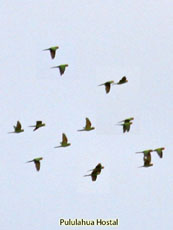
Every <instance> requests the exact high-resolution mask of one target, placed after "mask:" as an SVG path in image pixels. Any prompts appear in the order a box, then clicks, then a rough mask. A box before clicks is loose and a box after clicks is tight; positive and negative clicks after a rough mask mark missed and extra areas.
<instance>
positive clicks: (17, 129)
mask: <svg viewBox="0 0 173 230" xmlns="http://www.w3.org/2000/svg"><path fill="white" fill-rule="evenodd" d="M57 49H59V47H58V46H54V47H50V48H48V49H44V50H43V51H50V55H51V58H52V59H54V58H55V56H56V51H57ZM67 67H68V64H61V65H58V66H53V67H52V68H58V69H59V72H60V75H63V74H64V72H65V70H66V68H67ZM127 82H128V80H127V78H126V76H123V77H122V78H121V79H120V80H119V81H118V82H117V83H115V82H114V81H107V82H105V83H103V84H100V85H99V86H103V85H104V86H105V91H106V93H109V92H110V89H111V86H112V85H122V84H125V83H127ZM133 120H134V118H133V117H130V118H126V119H124V120H122V121H120V122H119V123H118V124H117V125H121V126H122V127H123V133H125V132H129V131H130V127H131V125H132V121H133ZM45 125H46V124H45V123H43V122H42V121H36V124H35V125H31V126H29V127H33V128H34V129H33V131H36V130H37V129H39V128H41V127H44V126H45ZM13 127H14V131H13V132H9V133H21V132H24V129H22V125H21V123H20V121H17V124H16V126H15V125H14V126H13ZM94 129H95V127H93V126H92V123H91V121H90V120H89V118H86V124H85V126H84V127H83V129H80V130H77V131H91V130H94ZM70 145H71V143H69V142H68V138H67V136H66V134H65V133H63V134H62V141H61V142H60V145H59V146H55V148H60V147H68V146H70ZM163 150H165V148H164V147H160V148H156V149H154V150H152V149H148V150H143V151H141V152H136V153H143V154H144V157H143V161H144V165H143V166H140V167H151V166H153V163H151V152H157V154H158V156H159V157H160V158H162V157H163ZM41 160H43V157H38V158H34V159H33V160H30V161H27V162H26V163H30V162H34V164H35V167H36V170H37V171H39V170H40V161H41ZM103 168H104V166H102V164H101V163H99V164H97V166H96V167H95V168H94V169H91V170H89V171H92V172H91V174H88V175H84V176H91V179H92V181H96V179H97V176H98V175H99V174H100V173H101V170H102V169H103Z"/></svg>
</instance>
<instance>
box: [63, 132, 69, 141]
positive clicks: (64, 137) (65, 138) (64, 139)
mask: <svg viewBox="0 0 173 230" xmlns="http://www.w3.org/2000/svg"><path fill="white" fill-rule="evenodd" d="M67 142H68V139H67V137H66V135H65V133H63V134H62V143H64V144H67Z"/></svg>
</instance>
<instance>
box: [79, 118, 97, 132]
mask: <svg viewBox="0 0 173 230" xmlns="http://www.w3.org/2000/svg"><path fill="white" fill-rule="evenodd" d="M93 129H95V127H92V124H91V121H90V120H89V118H87V117H86V125H85V127H84V128H83V129H80V130H78V131H90V130H93Z"/></svg>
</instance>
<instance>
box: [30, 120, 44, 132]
mask: <svg viewBox="0 0 173 230" xmlns="http://www.w3.org/2000/svg"><path fill="white" fill-rule="evenodd" d="M45 125H46V124H44V123H43V122H42V121H36V125H31V126H29V127H35V128H34V129H33V131H35V130H37V129H39V128H41V127H43V126H45Z"/></svg>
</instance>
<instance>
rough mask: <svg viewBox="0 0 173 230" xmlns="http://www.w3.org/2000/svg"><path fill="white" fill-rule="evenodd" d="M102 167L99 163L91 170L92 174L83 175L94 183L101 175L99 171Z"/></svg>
mask: <svg viewBox="0 0 173 230" xmlns="http://www.w3.org/2000/svg"><path fill="white" fill-rule="evenodd" d="M103 168H104V167H103V166H102V165H101V163H99V164H98V165H97V166H96V167H95V168H94V169H92V170H91V171H92V173H91V174H89V175H84V176H85V177H86V176H91V179H92V181H96V179H97V176H98V175H99V174H100V173H101V170H102V169H103Z"/></svg>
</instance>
